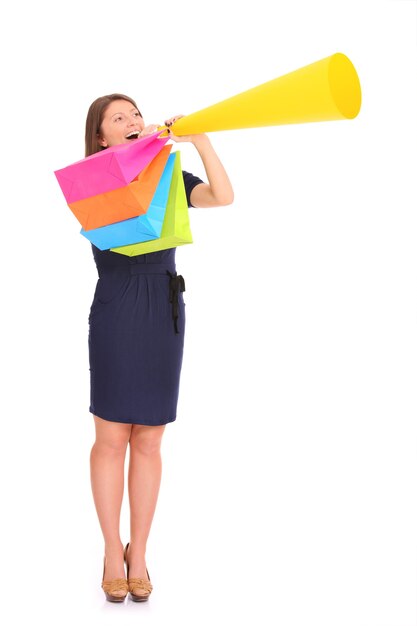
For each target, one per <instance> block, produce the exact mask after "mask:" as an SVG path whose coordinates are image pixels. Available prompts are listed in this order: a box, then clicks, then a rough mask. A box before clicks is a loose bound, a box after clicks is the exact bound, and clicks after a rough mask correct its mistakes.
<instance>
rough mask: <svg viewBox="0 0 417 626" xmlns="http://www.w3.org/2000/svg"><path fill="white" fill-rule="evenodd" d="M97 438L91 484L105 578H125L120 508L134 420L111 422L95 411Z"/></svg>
mask: <svg viewBox="0 0 417 626" xmlns="http://www.w3.org/2000/svg"><path fill="white" fill-rule="evenodd" d="M94 422H95V427H96V441H95V443H94V445H93V447H92V449H91V454H90V469H91V487H92V491H93V498H94V503H95V506H96V509H97V515H98V518H99V522H100V526H101V530H102V532H103V537H104V551H105V556H106V571H105V576H104V580H106V581H107V580H112V579H113V578H125V576H126V572H125V570H124V564H123V544H122V541H121V539H120V511H121V507H122V500H123V487H124V465H125V457H126V449H127V444H128V442H129V437H130V434H131V429H132V424H120V423H118V422H110V421H108V420H105V419H102V418H100V417H97V416H96V415H94Z"/></svg>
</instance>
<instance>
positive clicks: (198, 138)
mask: <svg viewBox="0 0 417 626" xmlns="http://www.w3.org/2000/svg"><path fill="white" fill-rule="evenodd" d="M191 137H192V139H191V143H193V144H194V145H195V147H196V148H198V147H199V146H204V145H208V144H210V139H209V138H208V137H207V135H206V134H204V133H199V134H198V135H191Z"/></svg>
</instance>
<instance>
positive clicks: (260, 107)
mask: <svg viewBox="0 0 417 626" xmlns="http://www.w3.org/2000/svg"><path fill="white" fill-rule="evenodd" d="M360 107H361V87H360V83H359V78H358V75H357V73H356V70H355V68H354V66H353V64H352V62H351V61H350V60H349V59H348V57H347V56H346V55H344V54H342V53H341V52H337V53H336V54H333V55H331V56H329V57H326V58H325V59H322V60H321V61H316V62H315V63H311V64H310V65H306V66H305V67H302V68H300V69H298V70H295V71H294V72H290V73H289V74H285V75H284V76H280V77H279V78H275V79H274V80H270V81H268V82H267V83H263V84H262V85H258V87H254V88H253V89H249V90H248V91H243V92H242V93H239V94H237V95H236V96H233V97H232V98H228V99H227V100H222V101H221V102H218V103H217V104H213V105H211V106H209V107H207V108H205V109H201V110H200V111H197V112H196V113H192V114H191V115H186V116H184V117H182V118H181V119H179V120H178V121H177V122H175V123H174V124H172V126H171V127H170V130H171V131H172V132H173V133H174V134H175V135H178V136H181V135H188V134H194V133H206V132H210V131H218V130H234V129H238V128H257V127H260V126H276V125H279V124H302V123H305V122H324V121H331V120H340V119H353V118H354V117H356V116H357V115H358V113H359V110H360ZM161 128H164V127H161Z"/></svg>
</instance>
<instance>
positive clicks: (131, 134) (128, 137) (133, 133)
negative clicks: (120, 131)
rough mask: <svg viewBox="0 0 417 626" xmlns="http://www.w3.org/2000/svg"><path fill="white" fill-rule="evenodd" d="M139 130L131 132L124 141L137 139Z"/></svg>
mask: <svg viewBox="0 0 417 626" xmlns="http://www.w3.org/2000/svg"><path fill="white" fill-rule="evenodd" d="M139 133H140V130H132V132H131V133H128V134H127V135H126V137H125V139H137V138H138V137H139Z"/></svg>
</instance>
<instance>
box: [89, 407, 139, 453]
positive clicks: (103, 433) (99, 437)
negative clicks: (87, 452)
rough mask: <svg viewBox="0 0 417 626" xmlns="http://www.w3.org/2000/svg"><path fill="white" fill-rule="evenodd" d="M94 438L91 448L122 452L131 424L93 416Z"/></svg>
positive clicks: (105, 451) (124, 450) (125, 446)
mask: <svg viewBox="0 0 417 626" xmlns="http://www.w3.org/2000/svg"><path fill="white" fill-rule="evenodd" d="M94 422H95V426H96V440H95V443H94V446H93V449H95V450H96V451H100V452H104V453H107V454H123V453H125V452H126V448H127V444H128V442H129V437H130V434H131V430H132V425H131V424H122V423H119V422H110V421H108V420H104V419H102V418H101V417H97V416H94Z"/></svg>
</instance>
